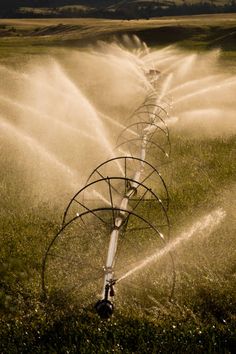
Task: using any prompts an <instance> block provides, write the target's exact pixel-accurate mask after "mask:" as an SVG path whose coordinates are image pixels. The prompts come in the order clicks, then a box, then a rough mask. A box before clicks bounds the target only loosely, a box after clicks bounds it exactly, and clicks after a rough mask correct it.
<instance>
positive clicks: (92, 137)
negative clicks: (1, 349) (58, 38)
mask: <svg viewBox="0 0 236 354" xmlns="http://www.w3.org/2000/svg"><path fill="white" fill-rule="evenodd" d="M131 44H132V45H131ZM128 46H129V47H130V48H131V49H129V47H128ZM219 56H220V52H219V50H214V51H212V52H208V53H204V54H192V53H189V52H188V53H185V52H184V51H181V50H179V49H176V48H175V47H174V46H169V47H166V48H162V49H160V50H148V49H147V47H146V46H145V45H144V44H143V43H141V42H140V41H139V40H138V38H137V37H134V38H130V39H129V38H128V37H127V36H126V37H124V38H123V42H122V43H118V42H117V41H115V42H114V43H110V44H106V43H100V44H98V45H97V46H96V47H93V48H88V49H85V50H67V49H62V50H60V51H59V53H57V54H55V56H53V57H52V56H51V57H47V56H44V57H35V58H32V59H31V60H29V62H28V63H27V64H24V65H22V66H21V67H19V69H15V68H11V67H10V66H9V67H8V66H0V73H1V78H2V82H3V83H4V84H3V85H1V87H0V108H1V111H0V126H1V158H2V160H3V161H5V160H6V161H5V164H6V165H8V168H6V169H5V170H4V176H3V180H4V181H5V182H4V183H9V181H11V180H12V181H13V180H14V178H16V179H17V180H18V182H19V183H21V180H22V186H23V187H22V190H21V192H22V193H23V191H24V195H25V196H26V195H28V196H29V198H32V200H31V203H33V202H34V203H36V204H37V202H38V201H40V200H41V201H47V200H50V201H52V200H55V199H57V198H58V196H59V195H60V196H63V195H66V196H68V195H71V193H73V192H76V191H77V190H78V189H79V187H81V186H82V185H83V183H84V182H85V179H86V177H87V176H88V174H89V173H90V172H91V170H92V169H93V168H95V167H96V166H97V164H99V163H101V162H102V161H104V160H105V159H106V158H108V157H111V156H113V155H114V151H113V148H114V146H115V141H116V138H117V136H118V134H119V132H120V131H121V130H122V128H123V127H124V126H125V124H126V123H127V119H128V117H129V115H130V114H131V113H132V111H133V110H134V109H135V108H136V107H137V106H138V105H139V104H140V103H141V102H142V100H143V99H144V98H145V94H146V93H147V91H148V90H150V89H151V87H150V83H149V82H148V81H147V79H146V77H145V73H147V72H148V71H149V70H150V69H156V70H158V71H160V73H161V74H160V83H159V84H160V85H159V88H158V90H159V91H160V97H164V96H166V97H168V98H169V100H170V102H172V112H171V115H170V119H169V126H170V128H171V130H172V132H173V133H178V134H183V135H186V136H189V137H194V138H196V137H197V138H201V139H202V138H204V137H207V138H209V137H210V138H214V137H217V136H230V135H232V134H233V133H234V132H235V130H236V123H235V119H234V114H233V112H234V111H235V108H236V107H235V105H236V103H235V100H234V93H235V88H236V77H235V76H232V75H231V74H230V73H227V72H225V71H224V69H223V68H222V67H221V66H220V65H219ZM9 166H10V167H9ZM23 181H24V182H23ZM12 183H13V182H12ZM26 190H27V192H26Z"/></svg>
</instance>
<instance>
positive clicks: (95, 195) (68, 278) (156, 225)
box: [42, 70, 174, 318]
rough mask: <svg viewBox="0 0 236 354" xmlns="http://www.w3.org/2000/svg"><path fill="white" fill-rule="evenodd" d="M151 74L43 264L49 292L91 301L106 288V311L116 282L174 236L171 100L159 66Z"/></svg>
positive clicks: (100, 306)
mask: <svg viewBox="0 0 236 354" xmlns="http://www.w3.org/2000/svg"><path fill="white" fill-rule="evenodd" d="M147 78H148V79H149V81H150V83H151V85H150V86H151V87H152V89H151V90H150V91H149V92H148V94H147V96H146V98H145V100H144V102H143V103H142V104H141V105H140V106H139V107H138V108H137V109H136V110H135V111H134V113H133V114H132V115H131V116H130V117H129V119H128V121H129V124H128V126H127V127H125V128H124V129H123V130H122V131H121V133H120V134H119V136H118V139H117V144H116V147H115V149H114V154H113V157H112V158H110V159H108V160H107V161H105V162H103V163H102V164H100V165H99V166H98V167H96V168H95V169H94V171H93V172H92V173H91V174H90V176H89V177H88V179H87V182H86V184H85V186H84V187H83V188H82V189H80V190H79V191H78V192H77V193H76V194H75V195H74V196H73V198H72V199H71V200H70V202H69V204H68V206H67V207H66V209H65V212H64V216H63V221H62V226H61V229H60V230H59V232H58V233H57V234H56V235H55V236H54V237H53V238H52V240H51V242H50V244H49V245H48V248H47V250H46V253H45V256H44V259H43V264H42V290H43V293H44V294H45V295H47V294H48V293H53V292H54V293H55V292H56V293H58V294H59V295H60V296H65V293H69V294H70V295H71V296H73V297H74V296H75V295H76V296H78V297H79V298H80V301H81V302H83V303H86V300H87V301H89V303H90V302H91V301H94V300H92V299H94V296H97V294H98V293H99V292H100V293H101V290H102V295H101V298H100V300H98V301H97V303H96V305H95V308H96V310H97V313H98V314H99V316H100V317H101V318H109V317H110V316H111V315H112V313H113V309H114V305H113V297H114V295H115V292H114V286H115V284H116V283H118V282H120V281H121V280H122V279H123V278H125V276H124V274H127V272H128V271H129V270H130V269H132V267H133V266H134V265H136V264H139V263H140V262H142V260H143V257H144V256H145V257H146V256H148V255H150V253H153V249H154V250H156V249H162V248H163V247H164V246H165V244H166V242H167V241H168V235H169V229H170V223H169V218H168V214H167V212H168V206H169V194H168V189H167V186H166V183H165V181H164V179H163V177H162V175H161V173H160V169H161V168H162V167H163V166H164V168H166V166H167V165H168V164H169V156H170V152H171V151H170V150H171V144H170V137H169V130H168V126H167V123H168V111H169V108H170V103H169V100H168V99H167V98H166V97H165V98H161V97H162V94H161V93H159V92H158V90H157V87H158V86H159V85H160V83H161V80H162V77H161V75H160V73H159V72H158V71H156V70H150V71H149V72H148V73H147ZM114 156H115V157H114ZM153 161H154V162H153ZM154 165H158V167H157V168H156V167H155V166H154ZM164 235H165V236H164ZM169 256H170V264H171V275H170V278H171V282H170V288H171V291H170V296H172V293H173V288H174V262H173V258H172V255H171V254H169ZM102 278H103V279H102ZM102 284H103V285H102ZM99 289H100V290H99Z"/></svg>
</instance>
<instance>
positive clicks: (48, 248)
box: [41, 207, 176, 299]
mask: <svg viewBox="0 0 236 354" xmlns="http://www.w3.org/2000/svg"><path fill="white" fill-rule="evenodd" d="M100 211H111V212H112V213H113V211H117V212H122V213H125V214H128V216H126V218H125V219H124V221H123V225H125V223H126V221H127V220H128V218H129V217H130V216H134V217H136V218H138V219H140V220H142V221H143V222H144V223H146V224H147V225H148V227H150V229H152V230H153V231H154V232H155V233H156V234H157V235H158V237H159V238H160V240H161V241H162V242H163V245H166V240H165V238H164V236H163V235H162V233H161V232H160V231H159V230H158V229H157V228H156V227H155V226H154V225H153V224H152V223H150V222H149V221H148V220H146V219H145V218H143V217H142V216H140V215H139V214H136V213H134V212H133V211H131V210H127V209H121V208H116V207H110V208H109V207H103V208H96V209H91V210H86V211H85V212H83V213H81V214H80V215H76V216H75V217H74V218H72V219H71V220H69V221H68V222H67V223H65V224H64V225H62V227H61V228H60V230H59V231H58V232H57V234H56V235H55V236H54V237H53V239H52V240H51V242H50V244H49V245H48V247H47V249H46V252H45V255H44V257H43V262H42V271H41V287H42V292H43V297H44V298H47V289H46V282H45V276H46V269H47V261H48V256H49V255H50V253H49V252H50V250H51V248H52V246H53V245H54V243H55V242H56V240H57V239H58V238H59V237H60V236H61V234H62V233H63V231H64V230H65V229H66V228H67V227H68V226H69V225H71V224H72V223H73V222H75V221H76V220H80V219H81V220H82V218H83V217H84V216H86V215H88V214H92V215H94V216H95V217H97V215H96V212H100ZM169 255H170V258H171V262H172V272H173V275H172V286H171V292H170V295H169V298H170V299H171V298H172V297H173V292H174V286H175V279H176V273H175V265H174V258H173V255H172V253H171V252H169Z"/></svg>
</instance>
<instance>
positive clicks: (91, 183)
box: [62, 177, 170, 230]
mask: <svg viewBox="0 0 236 354" xmlns="http://www.w3.org/2000/svg"><path fill="white" fill-rule="evenodd" d="M111 181H124V182H125V183H129V184H134V185H136V186H135V187H132V188H133V189H134V190H135V191H137V190H138V188H139V187H140V186H142V187H143V188H144V190H145V192H144V194H143V196H142V197H141V198H140V201H141V200H143V197H144V196H145V195H146V193H148V192H149V193H150V194H151V195H152V196H153V199H154V200H156V201H157V202H158V203H159V205H160V206H161V208H162V211H163V213H164V215H165V218H166V221H167V226H168V230H169V229H170V221H169V217H168V214H167V209H166V207H165V206H164V204H163V202H162V200H161V199H160V198H159V197H158V195H157V194H156V193H154V192H153V191H152V190H151V189H150V188H148V187H147V186H146V185H145V184H144V183H142V182H138V181H136V180H134V179H132V178H128V177H103V178H100V179H98V180H96V181H92V182H90V183H89V184H86V186H84V187H83V188H81V189H80V190H79V191H78V192H77V193H75V195H74V196H73V197H72V198H71V200H70V202H69V204H68V205H67V207H66V209H65V212H64V215H63V221H62V225H64V224H65V223H66V217H67V214H68V211H69V209H70V207H71V205H72V203H73V202H75V203H77V204H79V205H80V206H81V207H83V208H84V209H86V210H87V211H91V212H92V209H90V208H87V207H86V205H84V204H83V203H82V202H79V201H78V200H77V199H76V198H77V197H78V196H79V195H80V194H82V193H83V192H85V191H86V189H88V188H89V187H91V186H93V185H97V184H98V183H100V182H105V183H106V184H108V187H109V193H110V192H111ZM110 202H111V206H112V208H114V209H116V207H115V206H114V205H113V198H112V196H111V195H110ZM138 204H139V202H138V203H137V205H136V206H135V207H134V208H133V210H135V209H136V208H137V206H138Z"/></svg>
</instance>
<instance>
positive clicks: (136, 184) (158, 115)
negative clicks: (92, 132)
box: [42, 70, 175, 313]
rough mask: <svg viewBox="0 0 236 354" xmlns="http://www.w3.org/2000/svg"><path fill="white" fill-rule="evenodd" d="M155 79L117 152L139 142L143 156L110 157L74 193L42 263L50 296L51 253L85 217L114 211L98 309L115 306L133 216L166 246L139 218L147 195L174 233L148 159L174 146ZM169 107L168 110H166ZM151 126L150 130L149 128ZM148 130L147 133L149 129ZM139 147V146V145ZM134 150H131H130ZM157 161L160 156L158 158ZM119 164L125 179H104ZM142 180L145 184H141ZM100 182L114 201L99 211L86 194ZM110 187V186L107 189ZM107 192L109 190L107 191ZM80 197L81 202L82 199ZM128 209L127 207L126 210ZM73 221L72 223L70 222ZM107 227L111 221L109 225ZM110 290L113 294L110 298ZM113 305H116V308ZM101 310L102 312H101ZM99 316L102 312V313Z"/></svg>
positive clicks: (111, 200) (164, 102)
mask: <svg viewBox="0 0 236 354" xmlns="http://www.w3.org/2000/svg"><path fill="white" fill-rule="evenodd" d="M149 74H150V75H151V76H152V75H153V77H152V79H153V81H155V82H154V84H152V87H153V90H151V91H150V92H148V93H147V95H146V97H145V100H144V101H143V103H142V104H141V105H140V106H138V107H137V108H136V109H135V111H134V112H133V113H132V114H131V115H130V116H129V118H128V120H131V121H132V122H131V123H130V124H129V125H128V126H127V127H125V128H124V129H123V130H122V131H121V133H120V134H119V136H118V138H117V143H116V147H115V148H114V149H119V148H120V147H122V146H124V145H127V144H133V146H135V145H136V143H137V142H139V143H140V144H139V146H140V147H141V149H140V157H138V156H132V154H131V156H129V155H127V156H117V157H113V158H110V159H108V160H106V161H105V162H102V163H101V164H100V165H98V166H97V167H96V168H95V169H94V170H93V171H92V172H91V174H90V175H89V177H88V178H87V181H86V184H85V186H84V187H83V188H81V189H80V190H79V191H78V192H77V193H75V194H74V196H73V197H72V198H71V200H70V201H69V203H68V205H67V207H66V208H65V211H64V215H63V220H62V226H61V228H60V230H59V231H58V233H57V234H56V235H55V236H54V237H53V239H52V240H51V242H50V244H49V245H48V247H47V250H46V253H45V255H44V258H43V264H42V291H43V294H44V295H45V296H46V292H47V291H46V283H45V274H46V271H47V262H48V257H49V256H50V250H51V248H52V247H53V245H54V243H55V242H56V240H57V239H58V238H59V237H60V236H61V235H62V233H63V231H64V230H66V228H67V227H68V226H69V225H71V224H72V223H74V222H76V221H80V220H81V221H82V222H83V223H84V220H83V217H85V216H86V215H91V216H93V217H95V218H97V219H98V220H100V221H102V222H105V221H104V220H103V219H102V217H100V215H98V214H99V213H100V212H104V211H107V212H110V213H111V214H112V215H111V218H110V219H109V220H111V221H110V222H111V223H112V225H111V227H110V229H111V233H110V243H109V249H108V254H107V262H106V266H105V268H104V269H105V276H104V288H103V289H104V299H103V300H101V301H100V302H99V304H98V307H99V306H100V305H101V306H103V305H104V306H105V307H106V306H108V307H109V306H110V305H112V303H111V302H110V301H109V296H112V295H111V292H112V290H113V285H114V284H115V280H114V278H113V272H114V269H113V266H114V259H115V257H116V250H117V243H118V238H119V232H123V231H124V232H125V229H126V227H127V224H128V220H129V217H130V216H133V217H136V218H138V219H139V220H141V221H142V222H144V223H146V225H147V226H148V228H150V229H152V230H153V231H154V232H155V233H156V234H157V235H158V237H159V238H160V239H161V240H162V242H163V244H166V240H165V238H164V236H163V235H162V233H161V232H160V231H159V230H158V228H157V227H156V226H154V225H153V224H152V223H151V222H150V221H148V220H147V219H146V218H144V217H143V216H142V215H139V214H138V213H137V212H135V210H136V209H137V207H138V205H139V204H140V203H141V202H142V201H143V200H145V196H146V194H147V193H149V194H150V195H151V200H154V201H156V202H157V203H158V205H159V207H160V209H161V212H162V213H163V216H164V220H166V224H164V225H161V226H163V227H167V230H168V232H167V234H168V235H169V232H170V221H169V217H168V213H167V212H168V208H169V193H168V189H167V186H166V183H165V181H164V179H163V177H162V176H161V174H160V172H159V171H158V170H157V168H155V167H154V166H153V164H151V163H149V162H148V161H147V160H146V154H147V152H148V150H149V149H150V148H152V147H154V148H157V149H158V151H160V152H161V154H164V156H165V157H169V155H170V153H171V143H170V134H169V129H168V126H167V124H166V121H165V118H169V115H168V111H167V108H170V102H169V99H167V97H166V96H165V98H164V97H162V95H161V93H160V97H161V103H163V104H161V103H160V100H158V91H157V90H156V89H155V86H156V83H157V79H158V77H159V76H160V73H159V72H158V75H157V71H156V70H155V71H154V74H155V75H156V76H155V75H154V74H152V73H149ZM164 106H166V107H164ZM144 125H145V126H146V127H145V128H144V129H143V131H142V132H140V133H139V130H140V129H139V127H140V126H141V129H142V126H144ZM147 127H149V128H147ZM134 128H136V129H137V137H136V138H127V137H125V135H126V134H127V133H134V134H136V132H135V131H133V129H134ZM145 129H146V130H145ZM156 132H160V133H161V134H163V136H164V137H165V139H166V142H164V143H163V144H162V145H160V144H159V143H158V142H157V141H156V137H155V140H154V135H155V133H156ZM121 139H123V140H124V141H122V142H120V140H121ZM167 146H168V153H167ZM135 148H137V146H135ZM129 150H130V148H129ZM156 159H157V157H156ZM119 161H124V164H125V176H123V175H122V176H119V175H117V176H106V177H105V176H104V175H103V173H102V171H101V169H102V168H103V167H104V166H105V167H109V165H110V164H112V163H113V162H115V163H116V162H119ZM128 161H136V162H138V163H139V169H138V171H135V174H134V177H133V178H130V177H128V176H127V162H128ZM145 166H146V167H147V166H148V167H149V168H150V169H151V172H150V173H148V175H147V176H145V178H144V179H143V178H142V179H141V175H142V173H143V171H144V168H145ZM96 174H98V175H99V177H101V178H100V179H95V180H93V181H91V179H92V178H93V177H94V176H96ZM153 174H155V175H156V176H157V177H158V180H159V181H160V182H161V185H162V187H164V191H165V195H166V199H164V200H165V202H166V205H164V204H163V202H162V200H161V199H160V198H159V196H158V194H157V193H155V192H153V191H152V189H151V188H149V187H148V186H147V185H146V184H145V182H146V181H147V180H148V178H150V177H151V176H152V175H153ZM140 179H141V181H140ZM114 181H118V182H122V183H124V191H123V194H120V193H119V191H117V190H116V189H115V188H114V186H113V185H112V182H114ZM100 183H106V184H107V186H108V195H109V198H110V202H108V203H109V204H110V205H109V207H97V208H94V207H92V208H90V207H88V205H86V200H85V198H84V195H85V192H86V191H88V190H89V188H90V187H91V186H96V185H98V184H100ZM106 188H107V187H106ZM139 188H140V189H141V188H143V191H142V195H141V196H139V199H138V202H137V203H136V205H134V206H133V207H132V210H130V208H129V204H128V203H129V201H131V200H134V195H135V194H136V192H137V190H138V189H139ZM105 190H106V192H107V189H105ZM113 190H115V192H116V193H118V195H119V197H121V204H120V205H119V206H118V207H117V206H115V205H114V203H113V199H114V198H113V195H112V193H114V192H113ZM80 197H82V198H81V200H78V199H79V198H80ZM74 204H76V205H77V206H78V205H80V207H82V212H81V213H77V214H76V216H73V217H71V219H69V217H68V213H69V211H70V210H71V207H72V205H74ZM124 206H125V207H124ZM68 219H69V220H68ZM105 223H106V224H107V222H105ZM159 226H160V225H159ZM168 254H169V255H170V257H171V262H172V272H173V278H172V289H171V294H170V299H171V298H172V296H173V292H174V287H175V266H174V259H173V256H172V254H171V253H170V252H168ZM109 291H110V295H109ZM112 306H113V305H112ZM97 310H98V309H97ZM98 313H99V310H98Z"/></svg>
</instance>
